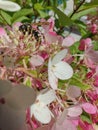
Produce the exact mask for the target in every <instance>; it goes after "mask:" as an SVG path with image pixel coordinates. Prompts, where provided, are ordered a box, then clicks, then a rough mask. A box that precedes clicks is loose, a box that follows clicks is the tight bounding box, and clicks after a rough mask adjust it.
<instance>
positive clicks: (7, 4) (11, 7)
mask: <svg viewBox="0 0 98 130" xmlns="http://www.w3.org/2000/svg"><path fill="white" fill-rule="evenodd" d="M0 9H3V10H6V11H11V12H14V11H18V10H20V9H21V7H20V6H19V5H18V4H16V3H15V2H11V1H7V0H5V1H3V0H0Z"/></svg>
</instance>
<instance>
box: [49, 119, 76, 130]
mask: <svg viewBox="0 0 98 130" xmlns="http://www.w3.org/2000/svg"><path fill="white" fill-rule="evenodd" d="M51 130H77V128H76V126H75V125H74V124H73V123H72V122H71V121H70V120H67V119H65V121H64V122H63V124H61V125H59V124H58V123H57V122H56V123H54V125H53V127H52V129H51Z"/></svg>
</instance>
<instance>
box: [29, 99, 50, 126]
mask: <svg viewBox="0 0 98 130" xmlns="http://www.w3.org/2000/svg"><path fill="white" fill-rule="evenodd" d="M32 114H33V115H34V117H35V118H36V119H37V120H38V121H40V122H41V123H43V124H47V123H49V122H50V121H51V111H50V110H49V108H48V107H47V106H45V105H44V104H43V103H39V102H38V103H35V104H34V105H32V106H31V115H32Z"/></svg>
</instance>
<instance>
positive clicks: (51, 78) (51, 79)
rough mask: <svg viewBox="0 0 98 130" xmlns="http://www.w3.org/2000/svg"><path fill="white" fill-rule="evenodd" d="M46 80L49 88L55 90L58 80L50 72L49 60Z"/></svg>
mask: <svg viewBox="0 0 98 130" xmlns="http://www.w3.org/2000/svg"><path fill="white" fill-rule="evenodd" d="M48 80H49V84H50V86H51V87H52V88H53V89H57V84H58V79H57V78H56V76H55V75H54V73H53V71H52V65H51V59H49V63H48Z"/></svg>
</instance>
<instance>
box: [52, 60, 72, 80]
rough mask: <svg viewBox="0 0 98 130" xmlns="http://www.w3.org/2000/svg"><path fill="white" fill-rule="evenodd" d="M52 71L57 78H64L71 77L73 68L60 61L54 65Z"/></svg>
mask: <svg viewBox="0 0 98 130" xmlns="http://www.w3.org/2000/svg"><path fill="white" fill-rule="evenodd" d="M53 73H54V74H55V76H56V77H57V78H59V79H62V80H65V79H69V78H71V77H72V75H73V69H72V67H71V66H70V65H69V64H68V63H66V62H63V61H61V62H59V63H57V64H56V65H55V66H54V68H53Z"/></svg>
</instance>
